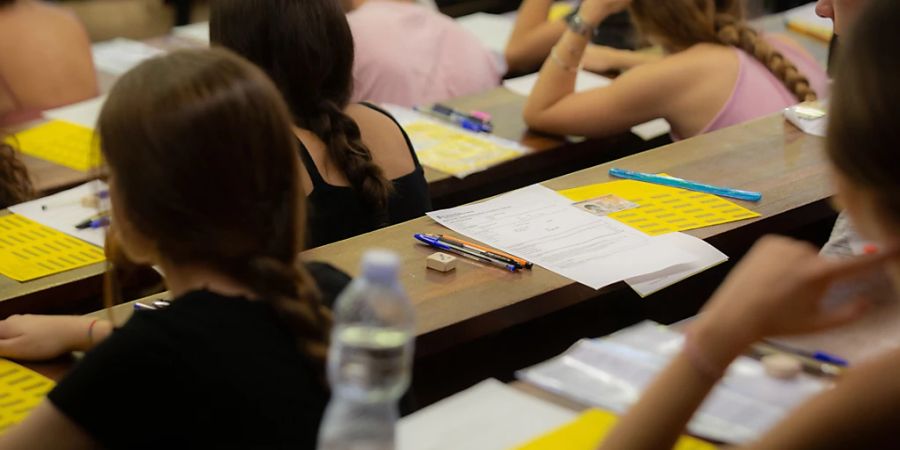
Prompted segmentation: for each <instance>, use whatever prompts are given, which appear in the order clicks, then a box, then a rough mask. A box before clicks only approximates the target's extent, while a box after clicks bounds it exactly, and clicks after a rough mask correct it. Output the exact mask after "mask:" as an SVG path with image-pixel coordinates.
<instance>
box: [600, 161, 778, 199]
mask: <svg viewBox="0 0 900 450" xmlns="http://www.w3.org/2000/svg"><path fill="white" fill-rule="evenodd" d="M609 175H610V176H613V177H616V178H625V179H627V180H637V181H643V182H646V183H653V184H661V185H663V186H671V187H676V188H681V189H687V190H689V191H697V192H705V193H707V194H715V195H720V196H722V197H729V198H736V199H738V200H747V201H751V202H758V201H760V200H762V194H760V193H759V192H753V191H742V190H740V189H731V188H726V187H720V186H713V185H710V184H703V183H697V182H695V181H688V180H682V179H681V178H673V177H666V176H662V175H656V174H652V173H642V172H634V171H631V170H625V169H615V168H613V169H609Z"/></svg>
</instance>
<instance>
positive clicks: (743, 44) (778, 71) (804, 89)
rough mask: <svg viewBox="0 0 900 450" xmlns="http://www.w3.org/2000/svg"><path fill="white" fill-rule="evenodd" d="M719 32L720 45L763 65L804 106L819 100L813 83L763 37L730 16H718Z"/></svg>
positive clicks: (717, 26)
mask: <svg viewBox="0 0 900 450" xmlns="http://www.w3.org/2000/svg"><path fill="white" fill-rule="evenodd" d="M715 29H716V34H717V35H718V39H719V41H720V43H722V44H725V45H730V46H732V47H737V48H739V49H741V50H744V51H745V52H747V53H749V54H751V55H753V57H754V58H756V59H757V60H759V62H761V63H763V65H764V66H766V68H767V69H769V71H770V72H772V74H774V75H775V77H776V78H778V80H780V81H781V83H782V84H784V85H785V87H787V88H788V90H789V91H791V93H792V94H794V97H796V98H797V100H799V101H801V102H806V101H814V100H816V99H817V98H818V95H817V94H816V91H815V90H814V89H813V88H812V86H810V84H809V80H808V79H807V78H806V77H805V76H804V75H803V74H801V73H800V70H799V69H797V66H795V65H794V63H792V62H791V61H789V60H788V59H787V58H785V57H784V55H782V54H781V52H779V51H777V50H775V49H774V48H772V46H771V45H770V44H769V43H768V42H766V41H765V40H763V39H762V38H761V37H760V36H759V33H757V32H756V30H754V29H753V28H751V27H750V26H749V25H747V24H746V23H744V22H743V21H740V20H737V19H736V18H735V17H734V16H732V15H730V14H717V15H716V17H715Z"/></svg>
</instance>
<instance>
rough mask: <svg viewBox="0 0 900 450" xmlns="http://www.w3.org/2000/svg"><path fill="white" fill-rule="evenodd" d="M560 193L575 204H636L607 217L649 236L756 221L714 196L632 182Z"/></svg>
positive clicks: (602, 184)
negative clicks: (613, 200)
mask: <svg viewBox="0 0 900 450" xmlns="http://www.w3.org/2000/svg"><path fill="white" fill-rule="evenodd" d="M559 193H560V194H562V195H563V196H564V197H566V198H568V199H569V200H572V201H575V202H581V201H585V200H590V199H594V198H597V197H601V196H604V195H614V196H617V197H621V198H623V199H625V200H628V201H630V202H633V203H637V204H638V206H637V207H636V208H632V209H627V210H624V211H618V212H614V213H610V214H609V215H608V216H609V217H611V218H613V219H616V220H618V221H619V222H622V223H624V224H626V225H629V226H631V227H634V228H637V229H638V230H641V231H643V232H644V233H647V234H649V235H651V236H658V235H661V234H666V233H672V232H676V231H686V230H693V229H696V228H703V227H709V226H713V225H720V224H723V223H729V222H737V221H739V220H745V219H750V218H754V217H759V214H758V213H756V212H753V211H751V210H749V209H747V208H744V207H742V206H740V205H738V204H737V203H734V202H731V201H728V200H725V199H724V198H721V197H719V196H716V195H712V194H705V193H702V192H695V191H688V190H685V189H679V188H673V187H669V186H660V185H658V184H652V183H644V182H642V181H635V180H619V181H611V182H609V183H600V184H592V185H588V186H582V187H578V188H574V189H567V190H564V191H559Z"/></svg>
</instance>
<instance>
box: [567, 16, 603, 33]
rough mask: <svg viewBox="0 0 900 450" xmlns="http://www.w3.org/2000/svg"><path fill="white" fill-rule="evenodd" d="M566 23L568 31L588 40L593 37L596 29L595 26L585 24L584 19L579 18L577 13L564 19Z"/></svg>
mask: <svg viewBox="0 0 900 450" xmlns="http://www.w3.org/2000/svg"><path fill="white" fill-rule="evenodd" d="M566 23H567V24H568V25H569V29H570V30H572V32H574V33H576V34H580V35H582V36H584V37H586V38H588V39H590V38H591V37H593V35H594V33H595V31H596V28H597V27H595V26H593V25H591V24H589V23H587V22H586V21H585V20H584V17H581V14H578V13H577V12H576V13H575V14H572V15H570V16H569V17H568V18H567V19H566Z"/></svg>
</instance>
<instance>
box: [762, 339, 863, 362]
mask: <svg viewBox="0 0 900 450" xmlns="http://www.w3.org/2000/svg"><path fill="white" fill-rule="evenodd" d="M765 343H766V345H768V346H770V347H772V348H776V349H778V350H780V351H782V352H785V353H793V354H795V355H799V356H803V357H805V358H809V359H814V360H816V361H820V362H823V363H827V364H832V365H835V366H840V367H847V366H849V365H850V362H848V361H847V360H846V359H844V358H841V357H840V356H836V355H832V354H830V353H827V352H823V351H821V350H816V351H812V352H810V351H806V350H803V349H799V348H795V347H792V346H790V345H785V344H782V343H779V342H774V341H768V340H767V341H766V342H765Z"/></svg>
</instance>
